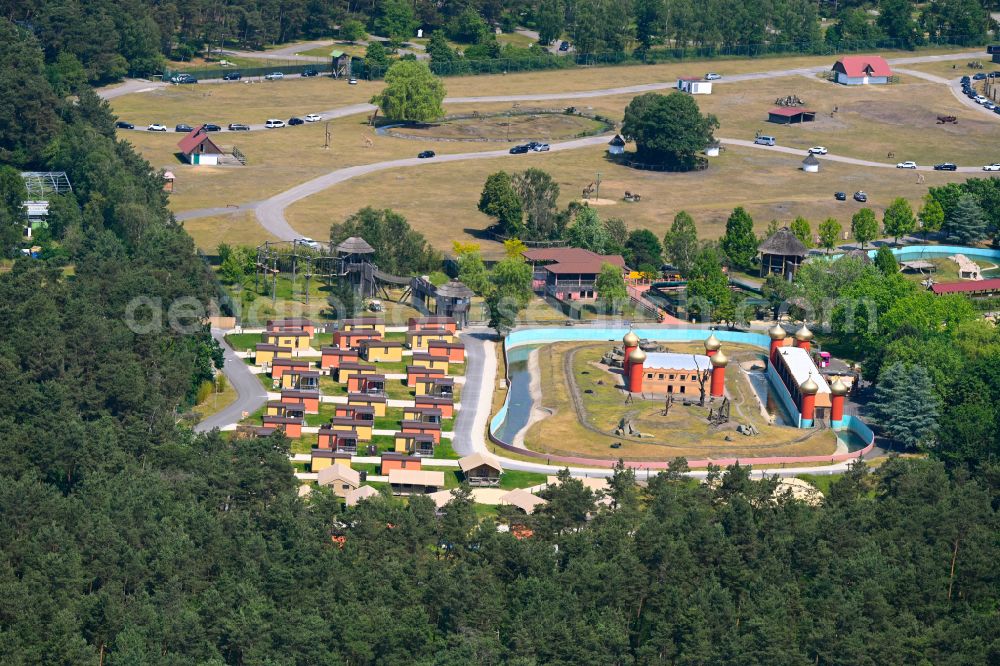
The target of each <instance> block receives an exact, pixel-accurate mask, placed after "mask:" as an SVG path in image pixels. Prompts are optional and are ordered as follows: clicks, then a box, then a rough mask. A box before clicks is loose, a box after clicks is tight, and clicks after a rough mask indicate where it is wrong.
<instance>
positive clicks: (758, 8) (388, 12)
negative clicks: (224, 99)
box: [0, 0, 998, 85]
mask: <svg viewBox="0 0 1000 666" xmlns="http://www.w3.org/2000/svg"><path fill="white" fill-rule="evenodd" d="M997 7H998V4H997V1H996V0H982V1H981V0H932V1H931V2H915V1H914V0H881V2H859V1H858V0H822V1H820V2H816V1H814V0H765V1H764V2H753V3H748V2H743V0H712V1H711V2H707V3H706V2H697V1H695V0H513V1H506V2H500V1H498V0H444V1H443V2H437V1H432V0H371V1H370V2H357V1H356V0H334V1H332V2H326V1H324V0H226V1H225V2H207V1H206V0H169V1H167V2H153V1H151V0H137V1H136V2H130V3H129V4H128V7H127V9H126V8H124V7H123V6H122V5H121V4H120V3H117V2H114V1H113V0H26V1H20V0H19V1H16V2H13V1H11V0H0V16H2V17H4V18H7V19H9V20H10V21H12V22H14V23H15V24H17V25H18V26H20V27H22V28H24V29H25V30H27V31H29V32H31V33H32V34H34V35H35V36H36V37H37V38H38V40H39V43H40V44H41V45H42V48H43V50H44V54H45V62H46V64H47V65H48V68H49V70H50V77H51V78H53V79H56V80H58V81H60V82H62V84H70V85H75V84H78V83H79V82H81V81H90V82H108V81H114V80H117V79H120V78H121V77H123V76H126V75H129V74H132V75H146V74H150V73H154V72H158V71H160V67H161V66H162V65H163V63H164V59H165V58H171V59H175V60H189V59H191V58H192V57H195V56H198V55H204V54H205V53H206V52H207V51H208V50H209V49H215V48H219V47H223V46H230V47H232V46H236V47H243V48H264V47H265V46H267V45H270V44H281V43H285V42H289V41H294V40H300V39H329V38H332V37H345V38H348V39H355V38H356V37H357V36H359V35H360V36H363V35H364V34H365V31H367V32H368V33H370V34H373V35H380V36H383V37H389V38H391V39H392V40H393V42H394V43H396V44H399V43H402V41H404V40H406V39H408V38H413V37H414V36H415V35H416V30H417V29H418V28H421V29H423V31H424V35H425V36H430V35H432V34H434V33H437V34H438V35H439V36H442V37H444V36H446V37H447V38H449V39H451V40H454V41H455V42H457V43H459V44H462V45H464V48H465V55H466V57H468V58H470V59H477V60H478V59H490V58H501V57H502V58H517V59H524V58H527V57H532V56H534V57H541V56H543V55H547V54H546V53H545V52H544V51H543V50H542V49H541V48H540V47H539V46H534V47H532V48H531V49H527V48H516V47H513V46H511V45H508V46H506V47H504V48H503V49H501V47H500V45H499V44H498V43H497V40H496V38H495V37H494V30H493V29H494V28H500V29H502V30H503V31H504V32H512V31H514V30H515V29H517V28H518V27H526V28H529V29H532V30H535V31H536V32H537V33H538V34H539V39H540V41H541V42H542V43H543V44H549V43H551V42H552V41H553V40H559V39H562V38H566V39H569V40H571V41H572V42H573V48H574V54H575V55H577V56H584V57H586V56H593V55H602V54H604V55H607V56H609V57H612V59H616V58H618V57H624V56H639V57H641V58H643V59H647V58H655V56H656V53H657V49H662V48H666V49H668V51H667V53H666V55H668V56H669V55H670V52H669V49H671V48H680V49H684V48H688V47H697V49H698V50H697V53H699V54H705V55H711V54H713V53H731V54H741V55H756V54H761V53H781V52H790V53H819V52H829V51H830V49H831V48H835V49H841V50H856V49H870V48H877V47H881V48H911V47H915V46H919V45H921V44H924V43H947V44H968V45H981V44H982V43H983V42H984V40H985V39H986V35H987V31H988V30H989V29H990V27H991V25H992V22H991V20H990V18H989V14H988V11H987V10H988V9H997ZM438 51H439V53H438V55H440V53H441V51H442V49H440V47H439V48H438ZM444 51H446V49H444ZM504 51H506V53H505V52H504ZM549 66H551V64H549Z"/></svg>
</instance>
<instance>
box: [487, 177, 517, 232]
mask: <svg viewBox="0 0 1000 666" xmlns="http://www.w3.org/2000/svg"><path fill="white" fill-rule="evenodd" d="M479 210H480V211H481V212H483V213H485V214H487V215H489V216H490V217H494V218H496V220H497V224H498V225H499V227H500V233H501V234H503V235H504V236H518V235H520V234H521V233H523V232H524V224H523V219H524V212H523V209H522V208H521V198H520V197H519V196H518V194H517V190H515V189H514V183H513V181H512V180H511V177H510V174H508V173H507V172H506V171H497V172H496V173H493V174H490V176H489V177H488V178H487V179H486V183H485V184H484V185H483V191H482V193H481V194H480V195H479Z"/></svg>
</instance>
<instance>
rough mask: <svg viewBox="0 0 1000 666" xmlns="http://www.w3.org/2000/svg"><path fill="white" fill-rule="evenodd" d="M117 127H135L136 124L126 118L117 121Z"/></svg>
mask: <svg viewBox="0 0 1000 666" xmlns="http://www.w3.org/2000/svg"><path fill="white" fill-rule="evenodd" d="M115 127H117V128H118V129H135V125H133V124H132V123H130V122H127V121H125V120H119V121H118V122H116V123H115Z"/></svg>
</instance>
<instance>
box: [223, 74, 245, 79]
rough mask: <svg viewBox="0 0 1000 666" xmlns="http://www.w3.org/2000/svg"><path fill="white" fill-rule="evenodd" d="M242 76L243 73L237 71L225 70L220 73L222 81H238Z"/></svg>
mask: <svg viewBox="0 0 1000 666" xmlns="http://www.w3.org/2000/svg"><path fill="white" fill-rule="evenodd" d="M242 78H243V75H242V74H240V73H239V72H226V73H225V74H223V75H222V80H223V81H239V80H240V79H242Z"/></svg>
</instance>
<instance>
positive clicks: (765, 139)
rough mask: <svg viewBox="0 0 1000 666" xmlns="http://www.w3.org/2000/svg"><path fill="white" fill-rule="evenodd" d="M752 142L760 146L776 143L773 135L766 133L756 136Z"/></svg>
mask: <svg viewBox="0 0 1000 666" xmlns="http://www.w3.org/2000/svg"><path fill="white" fill-rule="evenodd" d="M753 142H754V143H756V144H757V145H760V146H773V145H775V143H776V142H775V140H774V137H773V136H766V135H761V136H758V137H757V138H756V139H754V140H753Z"/></svg>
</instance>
